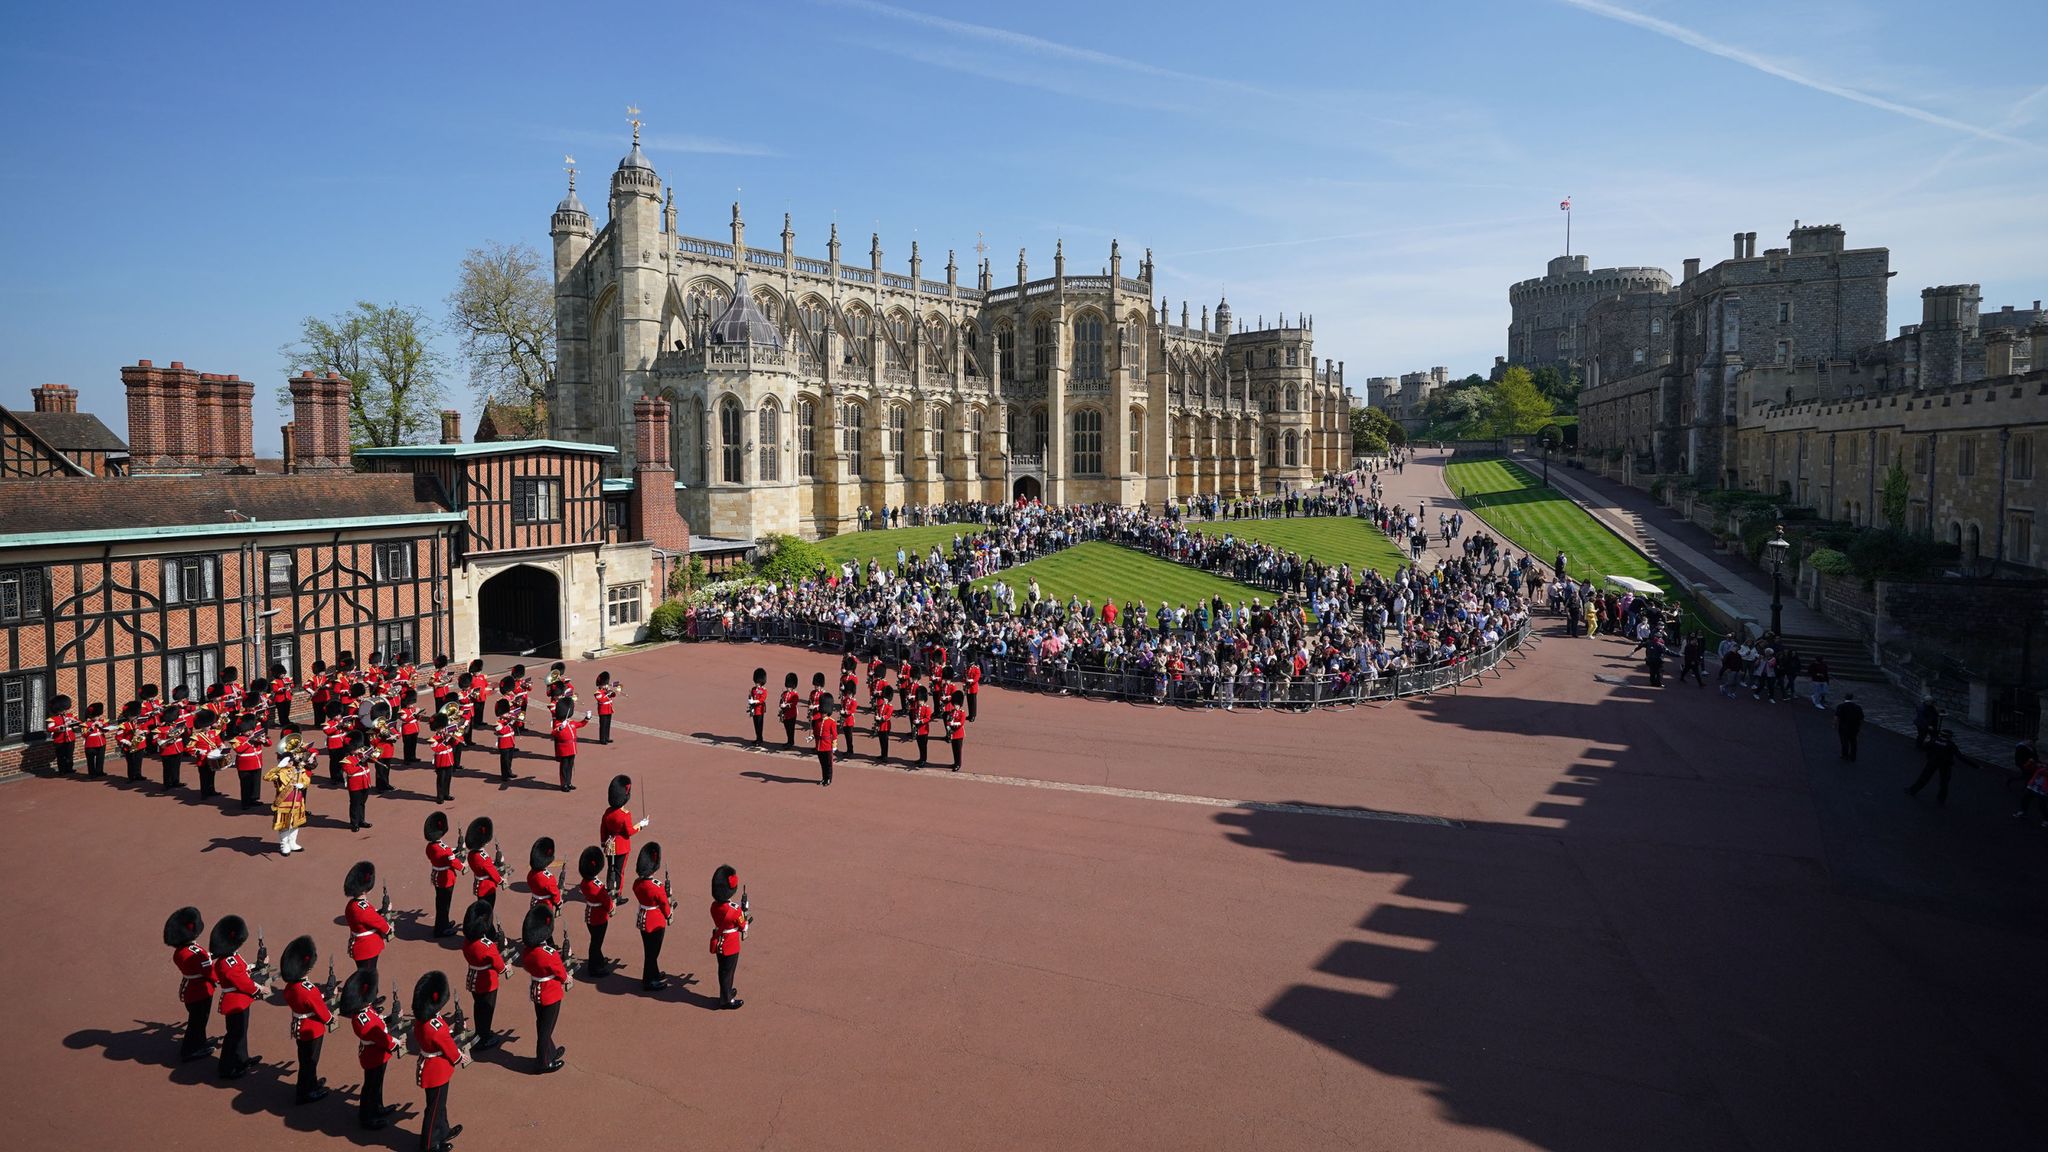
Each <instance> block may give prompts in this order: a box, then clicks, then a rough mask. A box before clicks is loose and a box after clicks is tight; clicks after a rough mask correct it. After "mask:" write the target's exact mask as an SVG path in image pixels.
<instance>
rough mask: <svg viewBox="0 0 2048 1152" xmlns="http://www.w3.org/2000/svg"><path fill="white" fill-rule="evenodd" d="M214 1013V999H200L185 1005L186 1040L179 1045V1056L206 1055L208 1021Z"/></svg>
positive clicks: (183, 1057) (186, 1057)
mask: <svg viewBox="0 0 2048 1152" xmlns="http://www.w3.org/2000/svg"><path fill="white" fill-rule="evenodd" d="M212 1015H213V1001H211V1000H199V1001H196V1002H194V1003H191V1004H187V1005H185V1040H184V1043H182V1044H179V1045H178V1058H179V1059H181V1060H190V1059H192V1058H194V1057H196V1056H204V1055H206V1022H207V1019H208V1018H209V1017H211V1016H212Z"/></svg>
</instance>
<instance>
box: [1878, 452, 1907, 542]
mask: <svg viewBox="0 0 2048 1152" xmlns="http://www.w3.org/2000/svg"><path fill="white" fill-rule="evenodd" d="M1906 497H1907V480H1906V470H1905V469H1904V468H1902V467H1900V466H1899V462H1898V461H1896V460H1894V461H1892V466H1891V467H1890V468H1888V469H1886V470H1885V474H1884V490H1883V497H1882V499H1881V500H1880V501H1879V505H1878V506H1879V507H1881V508H1882V509H1884V522H1885V525H1886V527H1889V528H1890V529H1891V530H1892V531H1894V532H1903V531H1905V530H1906Z"/></svg>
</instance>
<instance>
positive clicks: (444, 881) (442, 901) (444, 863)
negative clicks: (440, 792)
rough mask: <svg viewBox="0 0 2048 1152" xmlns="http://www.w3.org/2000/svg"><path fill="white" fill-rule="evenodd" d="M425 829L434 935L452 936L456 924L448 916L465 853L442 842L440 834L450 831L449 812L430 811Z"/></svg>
mask: <svg viewBox="0 0 2048 1152" xmlns="http://www.w3.org/2000/svg"><path fill="white" fill-rule="evenodd" d="M423 831H424V832H425V833H426V837H427V883H428V884H429V885H430V886H431V887H432V888H433V889H434V935H435V936H436V937H445V936H453V935H455V925H454V923H452V922H451V921H450V920H449V919H448V905H449V903H450V902H451V901H453V900H454V898H455V879H456V877H457V876H459V875H460V874H461V873H462V857H461V856H460V855H458V854H457V853H456V851H455V849H453V848H450V847H449V846H448V845H447V844H445V843H443V842H442V839H441V838H442V837H443V836H446V835H448V814H447V813H446V812H429V813H427V822H426V826H425V828H424V829H423Z"/></svg>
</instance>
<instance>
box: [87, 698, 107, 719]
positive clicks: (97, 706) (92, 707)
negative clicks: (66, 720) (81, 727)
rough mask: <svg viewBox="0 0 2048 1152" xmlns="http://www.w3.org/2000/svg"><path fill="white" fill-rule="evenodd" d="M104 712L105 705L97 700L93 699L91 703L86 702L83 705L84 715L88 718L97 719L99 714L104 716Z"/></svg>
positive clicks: (105, 711) (105, 709)
mask: <svg viewBox="0 0 2048 1152" xmlns="http://www.w3.org/2000/svg"><path fill="white" fill-rule="evenodd" d="M106 714H107V706H106V705H105V704H102V703H100V702H99V701H98V700H95V701H93V702H92V703H90V704H87V705H86V706H85V717H86V719H88V720H97V719H99V718H100V717H101V716H104V715H106Z"/></svg>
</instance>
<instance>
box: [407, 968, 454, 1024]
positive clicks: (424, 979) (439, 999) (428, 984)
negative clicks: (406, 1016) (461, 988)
mask: <svg viewBox="0 0 2048 1152" xmlns="http://www.w3.org/2000/svg"><path fill="white" fill-rule="evenodd" d="M448 997H449V989H448V977H447V975H446V974H445V973H442V972H440V971H439V970H436V971H433V972H429V973H427V974H426V975H424V976H421V977H420V978H419V981H418V982H417V983H415V984H414V985H413V986H412V1016H413V1019H415V1020H425V1019H427V1018H428V1017H431V1016H436V1015H439V1014H440V1012H441V1009H443V1008H446V1007H447V1006H448Z"/></svg>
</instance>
